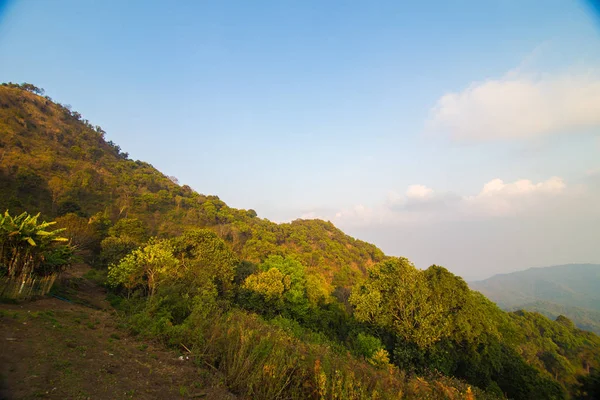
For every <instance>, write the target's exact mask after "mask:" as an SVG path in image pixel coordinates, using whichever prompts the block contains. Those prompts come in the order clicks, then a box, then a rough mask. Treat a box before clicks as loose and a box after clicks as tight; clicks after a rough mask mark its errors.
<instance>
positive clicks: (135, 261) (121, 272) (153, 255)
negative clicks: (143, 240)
mask: <svg viewBox="0 0 600 400" xmlns="http://www.w3.org/2000/svg"><path fill="white" fill-rule="evenodd" d="M178 266H179V260H177V259H176V258H175V257H174V256H173V245H172V244H171V242H170V241H169V240H151V241H150V242H149V243H148V244H147V245H146V246H144V247H143V248H140V249H137V250H134V251H133V252H131V253H130V254H128V255H127V256H125V258H123V259H122V260H121V261H120V262H119V263H118V264H112V265H110V266H109V267H108V283H109V284H110V285H112V286H113V287H116V286H123V287H125V288H126V289H127V290H128V291H131V290H133V289H134V288H135V287H138V286H142V287H144V288H145V289H146V290H147V292H148V293H149V295H150V297H151V298H152V297H153V296H154V293H155V292H156V289H157V287H158V286H159V285H160V284H161V282H162V281H163V280H164V279H165V278H166V277H168V276H174V275H177V274H178V273H179V271H178V270H177V269H178Z"/></svg>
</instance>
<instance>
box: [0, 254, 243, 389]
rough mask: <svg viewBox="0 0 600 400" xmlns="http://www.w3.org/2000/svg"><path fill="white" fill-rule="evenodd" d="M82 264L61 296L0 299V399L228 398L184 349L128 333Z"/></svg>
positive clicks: (69, 277)
mask: <svg viewBox="0 0 600 400" xmlns="http://www.w3.org/2000/svg"><path fill="white" fill-rule="evenodd" d="M88 270H89V267H86V266H78V267H77V268H75V269H74V270H73V271H71V272H70V273H69V274H67V275H66V276H65V277H64V278H63V281H62V284H63V285H66V286H67V287H69V288H70V289H69V291H68V294H69V295H68V296H66V295H65V297H62V299H58V298H55V297H49V296H48V297H44V298H42V299H38V300H35V301H30V302H24V303H21V304H1V303H0V399H2V400H3V399H6V400H9V399H10V400H13V399H39V398H41V399H107V400H108V399H111V400H112V399H181V398H204V399H234V398H235V396H233V395H232V394H230V393H229V392H228V391H227V390H226V389H225V388H224V386H223V385H222V383H221V382H220V379H219V377H218V375H216V374H215V373H214V372H212V371H210V370H208V369H205V368H199V367H198V366H196V365H195V364H194V362H193V361H192V360H191V359H187V358H186V355H185V353H186V352H185V350H184V349H182V352H181V353H178V352H175V351H173V350H169V349H166V348H164V347H163V346H161V345H159V344H156V343H152V342H148V341H143V340H139V339H137V338H135V337H132V336H130V335H129V334H128V333H127V330H126V329H124V327H123V326H120V324H119V319H118V317H117V315H116V313H115V311H114V310H113V309H112V308H111V307H110V305H109V304H108V303H107V302H106V300H105V294H106V293H105V292H104V289H103V288H102V287H100V286H98V285H96V284H95V283H94V282H92V281H91V280H89V279H86V278H85V277H84V274H85V273H86V272H87V271H88ZM67 297H68V298H67ZM180 357H183V359H180Z"/></svg>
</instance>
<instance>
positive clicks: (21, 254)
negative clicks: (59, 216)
mask: <svg viewBox="0 0 600 400" xmlns="http://www.w3.org/2000/svg"><path fill="white" fill-rule="evenodd" d="M39 216H40V214H37V215H35V216H34V215H30V214H28V213H26V212H24V213H22V214H20V215H18V216H15V217H13V216H11V215H10V214H9V213H8V210H7V211H6V212H5V213H4V215H0V274H2V275H5V276H7V277H8V278H9V279H24V278H25V277H29V276H32V275H34V276H46V275H50V274H52V273H55V272H59V271H61V270H62V269H63V268H65V267H66V266H68V265H69V264H70V263H71V261H72V259H73V249H72V248H71V247H70V246H69V245H59V244H58V243H60V242H66V241H67V239H66V238H63V237H61V236H59V234H60V233H61V232H63V231H64V229H55V230H48V228H49V227H51V226H52V225H54V224H55V222H45V221H44V222H41V223H40V222H38V218H39Z"/></svg>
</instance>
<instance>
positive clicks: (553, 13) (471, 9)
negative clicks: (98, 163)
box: [0, 0, 600, 279]
mask: <svg viewBox="0 0 600 400" xmlns="http://www.w3.org/2000/svg"><path fill="white" fill-rule="evenodd" d="M176 4H177V7H173V6H172V5H171V4H169V3H167V2H161V3H159V2H146V1H128V2H117V1H102V2H80V1H59V0H56V1H52V2H47V1H34V0H32V1H14V2H0V77H1V78H2V81H6V82H8V81H13V82H31V83H33V84H35V85H37V86H39V87H42V88H44V89H46V92H47V93H48V94H50V95H51V96H52V97H53V98H54V99H56V100H57V101H60V102H65V103H67V102H68V103H70V104H72V105H73V108H74V109H76V110H78V111H79V112H80V113H81V114H83V115H84V117H85V118H87V119H89V120H90V121H91V122H92V123H97V124H100V125H102V127H103V128H104V129H105V130H106V131H107V139H109V140H113V141H114V142H116V143H118V144H119V145H120V146H121V147H122V148H123V149H124V150H125V151H128V152H129V153H130V156H131V157H132V158H134V159H142V160H145V161H148V162H150V163H152V164H153V165H154V166H155V167H157V168H158V169H160V170H161V171H163V172H165V173H167V174H169V175H173V176H176V177H177V178H178V179H179V181H180V182H181V183H185V184H188V185H190V186H191V187H193V188H194V189H195V190H197V191H199V192H201V193H206V194H216V195H218V196H219V197H220V198H221V199H223V200H224V201H225V202H227V203H228V204H229V205H231V206H233V207H239V208H253V209H255V210H256V211H257V212H258V214H259V216H261V217H265V218H269V219H271V220H274V221H289V220H292V219H296V218H322V219H327V220H331V221H332V222H333V223H335V224H336V225H337V226H338V227H340V228H341V229H343V230H344V231H345V232H347V233H348V234H350V235H353V236H356V237H358V238H360V239H363V240H366V241H369V242H372V243H375V244H376V245H378V246H379V247H381V248H382V249H383V250H384V251H385V252H386V253H388V254H392V255H403V256H406V257H408V258H409V259H411V260H413V261H414V262H415V264H416V265H417V266H418V267H420V268H426V267H427V266H428V265H430V264H433V263H435V264H440V265H444V266H446V267H447V268H449V269H450V270H452V271H453V272H454V273H456V274H459V275H462V276H464V277H465V278H467V279H477V278H484V277H487V276H490V275H492V274H494V273H498V272H508V271H513V270H519V269H523V268H527V267H532V266H543V265H553V264H563V263H570V262H577V263H584V262H595V263H599V262H600V246H598V238H600V228H598V227H599V226H600V207H599V206H598V204H600V135H599V134H598V132H599V130H598V129H599V128H600V25H599V22H598V21H599V20H598V18H597V14H594V12H593V11H592V9H591V8H588V6H587V5H586V3H583V2H576V1H570V2H568V1H562V0H555V1H530V2H520V1H487V2H481V1H461V2H440V3H439V4H438V5H437V6H436V7H432V5H431V4H428V5H424V4H421V3H418V4H417V2H415V3H414V4H412V5H409V4H407V3H406V2H397V1H381V2H377V4H371V3H368V2H362V3H359V2H342V1H340V2H326V3H324V2H319V1H302V2H283V3H282V2H276V1H273V2H267V1H264V2H214V3H209V2H191V1H190V2H177V3H176Z"/></svg>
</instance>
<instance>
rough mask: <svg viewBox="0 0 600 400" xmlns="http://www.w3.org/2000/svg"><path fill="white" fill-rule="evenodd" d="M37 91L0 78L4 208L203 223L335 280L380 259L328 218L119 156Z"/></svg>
mask: <svg viewBox="0 0 600 400" xmlns="http://www.w3.org/2000/svg"><path fill="white" fill-rule="evenodd" d="M42 93H43V91H42V90H41V89H38V88H36V87H35V86H33V85H29V84H25V85H23V86H20V85H14V84H5V85H3V86H1V87H0V132H1V135H0V166H1V168H0V205H3V207H5V208H8V209H10V210H11V211H13V212H22V211H31V210H36V211H41V212H42V214H43V216H45V217H47V218H54V217H57V216H62V215H65V214H68V213H76V214H78V215H80V216H84V217H88V218H89V217H93V216H96V215H101V216H102V217H105V218H108V219H109V220H112V221H114V220H117V219H121V218H128V219H130V220H137V221H139V222H140V223H141V224H142V225H143V229H144V230H145V231H146V233H147V235H148V236H160V237H169V236H173V235H177V234H180V233H182V232H183V231H185V230H186V229H188V228H190V227H194V228H198V227H201V228H209V229H213V230H214V231H215V232H216V233H217V234H218V235H219V236H220V237H222V238H223V239H224V240H226V241H227V242H228V243H229V244H230V245H231V246H232V247H233V249H234V251H235V252H236V253H237V254H238V255H239V256H240V257H241V258H243V259H244V260H248V261H252V262H260V261H262V260H264V259H265V258H266V257H267V256H268V255H272V254H280V255H293V256H295V257H296V258H298V259H299V260H300V261H301V262H302V263H303V264H304V265H306V266H307V267H308V268H309V269H316V270H319V271H321V273H322V274H323V275H324V276H325V277H326V278H327V280H328V282H330V283H332V284H335V285H336V286H339V287H348V286H350V285H352V284H353V283H354V282H355V281H356V279H357V278H359V277H362V276H364V273H365V271H366V268H367V267H368V266H369V265H372V264H374V263H376V262H378V261H381V260H383V259H384V255H383V252H382V251H381V250H379V249H378V248H377V247H376V246H374V245H372V244H369V243H366V242H363V241H361V240H357V239H354V238H352V237H350V236H348V235H345V234H344V233H343V232H342V231H340V230H339V229H337V228H336V227H335V226H334V225H333V224H332V223H330V222H325V221H321V220H296V221H293V222H290V223H283V224H276V223H273V222H271V221H269V220H267V219H263V218H259V217H258V216H257V215H256V212H255V211H254V210H238V209H235V208H231V207H229V206H227V204H225V203H224V202H223V201H222V200H220V199H219V197H217V196H211V195H203V194H200V193H197V192H196V191H194V190H193V189H192V188H190V187H189V186H187V185H183V186H180V185H178V184H177V183H176V182H177V180H176V178H173V177H167V176H166V175H164V174H162V173H161V172H159V171H158V170H156V169H155V168H154V167H152V165H150V164H148V163H146V162H143V161H139V160H136V161H134V160H131V159H129V158H128V154H127V153H125V152H123V151H122V150H121V148H120V147H119V146H118V145H116V144H114V143H113V142H111V141H106V140H105V139H104V136H105V132H104V130H103V129H102V128H101V127H100V126H97V125H95V126H93V125H92V124H90V123H89V121H87V120H86V119H84V118H83V117H82V116H81V114H79V113H78V112H75V111H72V110H71V109H70V107H69V106H63V105H61V104H57V103H55V102H53V101H52V99H51V98H50V97H48V96H46V97H42V96H41V94H42ZM198 172H199V173H202V172H203V171H198ZM211 173H212V171H211Z"/></svg>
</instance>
